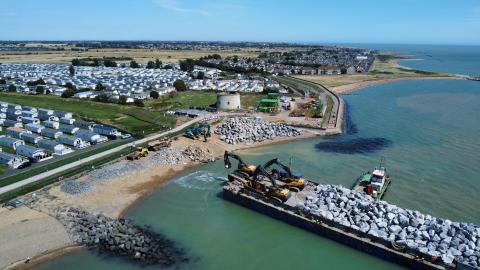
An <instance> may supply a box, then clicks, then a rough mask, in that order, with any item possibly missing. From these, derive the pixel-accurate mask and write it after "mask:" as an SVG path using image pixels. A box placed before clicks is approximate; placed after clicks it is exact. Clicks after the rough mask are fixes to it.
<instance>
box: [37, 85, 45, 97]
mask: <svg viewBox="0 0 480 270" xmlns="http://www.w3.org/2000/svg"><path fill="white" fill-rule="evenodd" d="M35 92H36V93H37V94H39V95H43V94H44V93H45V87H43V86H41V85H38V86H37V88H36V89H35Z"/></svg>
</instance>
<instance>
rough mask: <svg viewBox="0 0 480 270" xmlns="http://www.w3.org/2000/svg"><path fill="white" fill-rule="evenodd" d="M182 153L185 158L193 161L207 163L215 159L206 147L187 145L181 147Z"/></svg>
mask: <svg viewBox="0 0 480 270" xmlns="http://www.w3.org/2000/svg"><path fill="white" fill-rule="evenodd" d="M182 153H183V155H184V156H185V157H186V158H189V159H190V160H191V161H194V162H202V163H209V162H214V161H215V157H214V156H213V154H212V153H211V152H210V150H209V149H208V148H200V147H197V146H192V145H189V146H187V147H186V148H185V149H183V151H182Z"/></svg>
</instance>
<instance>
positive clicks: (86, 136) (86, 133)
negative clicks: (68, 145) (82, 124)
mask: <svg viewBox="0 0 480 270" xmlns="http://www.w3.org/2000/svg"><path fill="white" fill-rule="evenodd" d="M75 136H76V137H78V138H80V139H82V140H83V141H86V142H89V143H93V144H95V143H97V142H98V141H99V140H100V139H101V136H100V134H97V133H95V132H93V131H90V130H86V129H79V130H78V131H77V132H75Z"/></svg>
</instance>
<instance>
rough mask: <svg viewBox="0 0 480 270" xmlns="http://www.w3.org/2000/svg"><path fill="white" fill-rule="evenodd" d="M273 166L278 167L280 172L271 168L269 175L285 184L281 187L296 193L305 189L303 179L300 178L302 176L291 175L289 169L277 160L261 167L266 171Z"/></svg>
mask: <svg viewBox="0 0 480 270" xmlns="http://www.w3.org/2000/svg"><path fill="white" fill-rule="evenodd" d="M274 165H277V166H278V167H280V170H278V169H277V168H273V169H272V170H271V173H270V175H272V176H273V177H274V178H276V179H278V180H279V181H281V182H283V183H285V185H283V186H284V187H286V188H289V189H290V190H292V191H296V192H299V191H300V190H302V189H303V188H304V187H305V179H304V178H303V177H302V175H300V174H296V173H292V170H291V169H290V167H289V166H287V165H285V164H283V163H281V162H280V160H278V158H274V159H272V160H270V161H268V162H267V163H265V164H264V165H263V167H264V169H265V170H266V171H268V169H269V168H270V167H272V166H274Z"/></svg>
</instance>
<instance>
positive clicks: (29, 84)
mask: <svg viewBox="0 0 480 270" xmlns="http://www.w3.org/2000/svg"><path fill="white" fill-rule="evenodd" d="M45 84H46V83H45V81H44V80H43V79H42V78H40V79H38V80H36V81H28V82H27V85H28V86H37V85H45Z"/></svg>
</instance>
